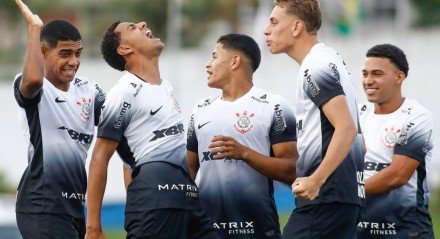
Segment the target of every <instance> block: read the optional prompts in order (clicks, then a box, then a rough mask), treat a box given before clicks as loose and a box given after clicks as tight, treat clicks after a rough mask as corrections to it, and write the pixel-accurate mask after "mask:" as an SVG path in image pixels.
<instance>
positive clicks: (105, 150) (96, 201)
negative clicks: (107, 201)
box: [85, 138, 118, 239]
mask: <svg viewBox="0 0 440 239" xmlns="http://www.w3.org/2000/svg"><path fill="white" fill-rule="evenodd" d="M117 146H118V142H116V141H113V140H110V139H105V138H98V139H97V140H96V143H95V148H94V149H93V154H92V159H91V161H90V167H89V180H88V185H87V228H86V229H87V233H86V237H85V238H87V239H92V238H105V235H104V233H103V232H102V228H101V206H102V198H103V197H104V192H105V186H106V184H107V167H108V162H109V161H110V158H111V156H112V155H113V153H114V152H115V150H116V147H117Z"/></svg>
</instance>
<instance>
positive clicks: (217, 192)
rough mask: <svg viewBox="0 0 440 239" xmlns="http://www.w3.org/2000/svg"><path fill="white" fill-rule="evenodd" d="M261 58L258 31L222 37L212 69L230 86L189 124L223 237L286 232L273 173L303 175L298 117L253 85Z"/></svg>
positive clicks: (195, 164)
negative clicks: (298, 148) (299, 162)
mask: <svg viewBox="0 0 440 239" xmlns="http://www.w3.org/2000/svg"><path fill="white" fill-rule="evenodd" d="M260 59H261V57H260V49H259V47H258V44H257V43H256V42H255V41H254V39H252V38H251V37H249V36H246V35H240V34H228V35H224V36H222V37H220V38H219V39H218V41H217V45H216V46H215V48H214V51H213V53H212V59H211V60H209V62H208V63H207V64H206V69H207V72H208V75H209V76H208V86H209V87H212V88H217V89H221V90H222V92H221V94H220V95H218V96H214V97H208V98H205V99H202V100H200V101H199V102H198V103H197V104H196V106H195V107H194V111H193V114H192V117H191V121H190V126H189V129H188V144H187V149H188V153H187V154H188V163H189V165H190V169H191V171H192V175H193V177H195V175H196V174H197V180H196V182H197V183H198V186H199V195H200V202H201V204H202V207H203V208H204V209H205V210H206V212H207V214H208V216H210V217H211V218H212V219H213V221H214V227H215V228H216V229H217V232H218V233H219V235H220V236H221V238H228V239H234V238H237V239H243V238H252V239H258V238H261V239H263V238H281V233H280V225H279V222H278V214H277V210H276V206H275V202H274V198H273V190H274V188H273V180H279V181H283V182H286V183H288V184H291V183H292V182H293V181H294V180H295V160H296V158H297V152H296V129H295V118H294V116H293V112H292V111H291V109H290V108H289V106H288V104H287V102H286V100H284V99H283V98H281V97H280V96H278V95H274V94H271V93H268V92H266V91H264V90H262V89H259V88H257V87H255V86H254V85H253V82H252V80H253V73H254V72H255V71H256V70H257V68H258V66H259V64H260Z"/></svg>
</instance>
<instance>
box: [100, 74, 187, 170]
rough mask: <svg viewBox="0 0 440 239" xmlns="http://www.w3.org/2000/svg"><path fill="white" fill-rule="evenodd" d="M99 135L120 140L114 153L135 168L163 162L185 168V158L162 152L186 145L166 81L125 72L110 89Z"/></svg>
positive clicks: (178, 115)
mask: <svg viewBox="0 0 440 239" xmlns="http://www.w3.org/2000/svg"><path fill="white" fill-rule="evenodd" d="M100 121H101V122H100V124H99V128H98V137H102V138H108V139H111V140H114V141H117V142H119V145H118V148H117V152H118V154H119V155H120V156H121V158H122V160H123V161H124V162H125V163H126V164H127V165H129V166H130V167H131V169H134V168H135V166H139V165H141V164H143V163H147V162H155V161H164V162H168V163H171V164H174V165H177V166H179V167H183V168H184V169H187V166H186V161H185V158H181V159H180V158H179V159H178V160H177V159H176V158H171V157H165V154H166V153H167V152H168V153H169V152H170V151H172V150H173V149H177V148H178V147H179V146H184V145H185V134H184V127H183V123H182V122H183V117H182V116H181V113H180V108H179V105H178V103H177V101H176V99H175V97H174V95H173V88H172V86H171V84H170V83H169V82H168V81H165V80H162V82H161V84H160V85H151V84H149V83H147V82H145V81H143V80H142V79H140V78H138V77H137V76H136V75H134V74H132V73H129V72H127V73H126V74H125V75H123V76H122V77H121V79H120V80H119V81H118V83H117V84H116V85H115V86H114V87H113V88H112V89H111V90H110V91H109V93H108V96H107V99H106V101H105V104H104V106H103V110H102V118H101V119H100Z"/></svg>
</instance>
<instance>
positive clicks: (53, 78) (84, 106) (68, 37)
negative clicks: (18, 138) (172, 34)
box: [13, 0, 105, 238]
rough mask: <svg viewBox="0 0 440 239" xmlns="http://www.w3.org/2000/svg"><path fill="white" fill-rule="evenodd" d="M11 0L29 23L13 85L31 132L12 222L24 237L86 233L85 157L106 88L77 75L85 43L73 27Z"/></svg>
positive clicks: (59, 236) (27, 126) (25, 122)
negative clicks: (45, 18) (22, 58)
mask: <svg viewBox="0 0 440 239" xmlns="http://www.w3.org/2000/svg"><path fill="white" fill-rule="evenodd" d="M15 2H16V3H17V5H18V7H19V8H20V10H21V13H22V14H23V17H24V19H25V21H26V23H27V25H28V43H27V50H26V57H25V62H24V68H23V73H21V74H18V75H17V76H16V78H15V81H14V84H13V87H14V93H15V99H16V101H17V103H18V105H19V106H20V117H21V120H22V121H23V125H25V129H24V131H25V132H24V133H25V135H26V136H27V137H28V139H29V151H28V162H29V164H28V166H27V168H26V170H25V171H24V173H23V176H22V178H21V181H20V184H19V186H18V192H17V204H16V214H17V217H16V218H17V224H18V228H19V230H20V233H21V235H22V236H23V238H84V233H85V221H84V207H83V205H84V203H85V194H86V188H87V185H86V183H87V177H86V170H85V167H84V164H85V160H86V157H87V151H88V149H89V147H90V144H91V142H92V139H93V134H94V129H95V127H94V126H95V124H97V121H98V118H99V112H100V108H101V105H102V104H103V101H104V99H105V95H104V94H103V93H102V91H101V89H100V88H99V87H98V86H97V85H96V84H95V83H94V82H93V81H92V80H90V79H88V78H84V77H75V74H76V71H77V70H78V67H79V65H80V56H81V51H82V49H83V46H82V43H81V35H80V33H79V32H78V30H77V29H76V28H75V27H74V26H73V25H72V24H70V23H69V22H67V21H63V20H54V21H51V22H49V23H47V24H46V25H45V26H43V22H42V21H41V19H40V18H39V17H38V16H37V15H34V14H33V13H32V12H31V10H30V9H29V8H28V7H27V6H26V5H25V4H24V3H23V2H22V1H20V0H16V1H15Z"/></svg>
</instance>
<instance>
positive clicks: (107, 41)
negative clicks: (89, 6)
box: [101, 21, 127, 71]
mask: <svg viewBox="0 0 440 239" xmlns="http://www.w3.org/2000/svg"><path fill="white" fill-rule="evenodd" d="M119 23H121V22H120V21H116V22H114V23H112V25H110V27H109V28H108V29H107V32H106V33H105V34H104V36H103V37H102V42H101V54H102V57H103V58H104V60H105V61H106V62H107V63H108V64H109V65H110V66H111V67H113V68H115V69H116V70H119V71H124V70H125V65H126V64H127V62H126V61H125V59H124V57H123V56H121V55H120V54H119V53H118V47H119V45H120V43H121V34H120V33H118V32H116V31H115V29H116V27H117V26H118V25H119Z"/></svg>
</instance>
